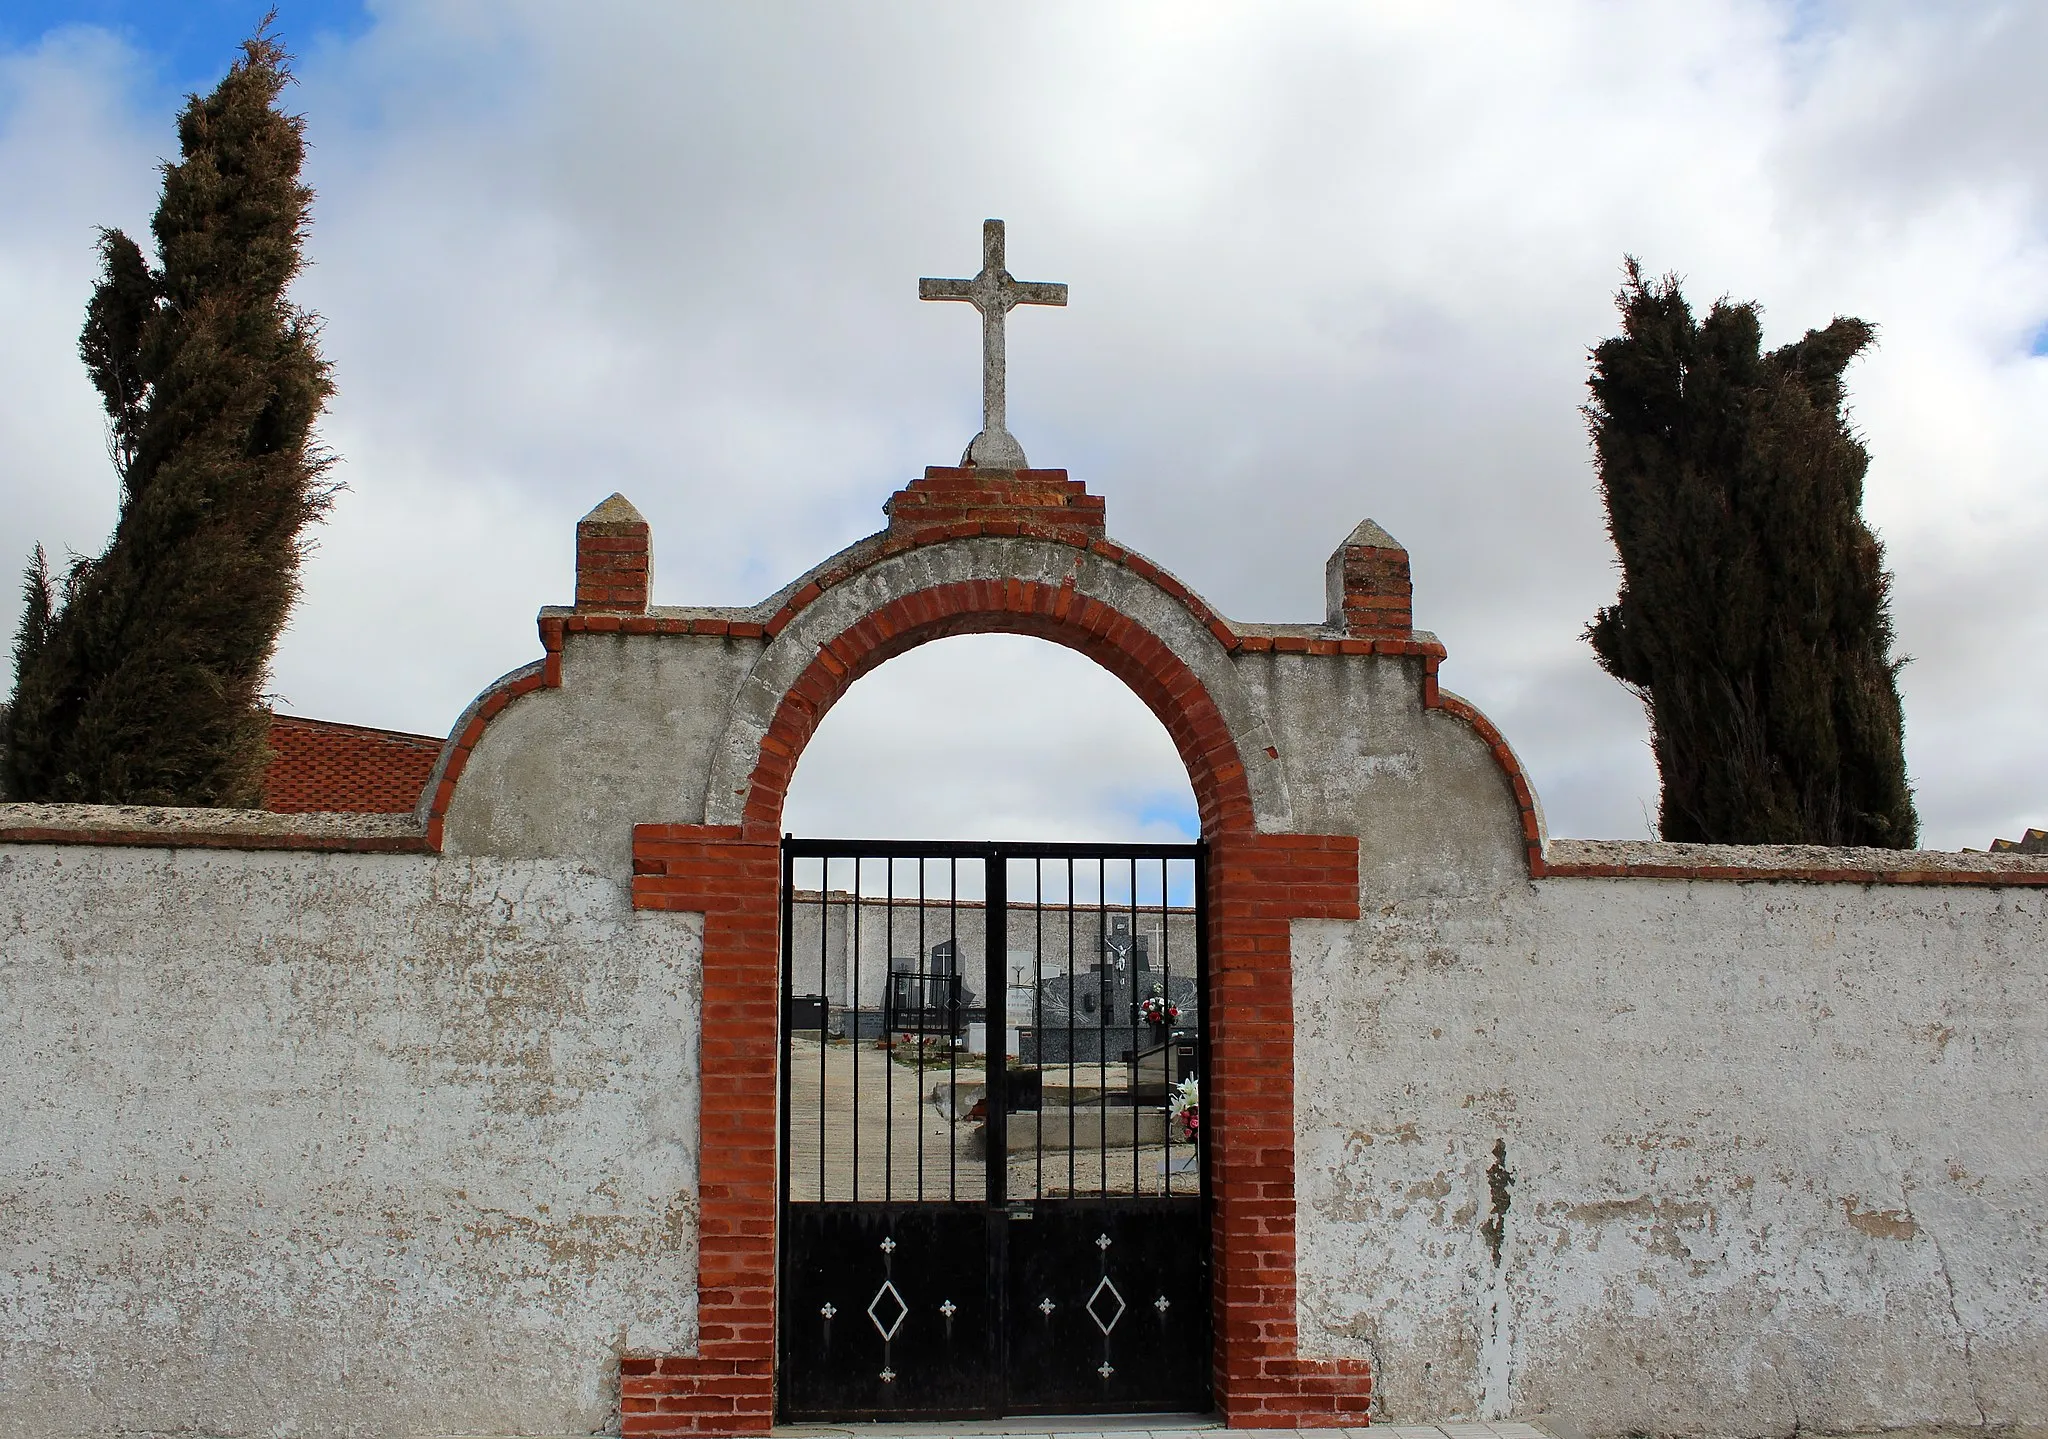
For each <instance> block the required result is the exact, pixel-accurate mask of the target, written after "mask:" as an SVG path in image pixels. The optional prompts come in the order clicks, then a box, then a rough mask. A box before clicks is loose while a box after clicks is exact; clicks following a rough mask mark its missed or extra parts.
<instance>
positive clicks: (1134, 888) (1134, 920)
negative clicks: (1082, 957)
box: [1130, 855, 1144, 1195]
mask: <svg viewBox="0 0 2048 1439" xmlns="http://www.w3.org/2000/svg"><path fill="white" fill-rule="evenodd" d="M1130 870H1131V1026H1132V1028H1131V1193H1132V1194H1133V1195H1136V1194H1137V1193H1138V1191H1139V1190H1140V1189H1142V1188H1143V1187H1144V1186H1143V1184H1142V1183H1141V1182H1140V1180H1139V1175H1138V1052H1139V1051H1138V1031H1137V1024H1138V1005H1139V1003H1140V1000H1139V998H1138V973H1139V971H1138V858H1137V856H1136V855H1133V856H1131V860H1130Z"/></svg>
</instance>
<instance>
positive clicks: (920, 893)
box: [917, 855, 954, 1204]
mask: <svg viewBox="0 0 2048 1439" xmlns="http://www.w3.org/2000/svg"><path fill="white" fill-rule="evenodd" d="M924 866H925V858H924V856H923V855H918V856H917V1106H918V1107H917V1202H918V1203H920V1204H922V1203H924V1067H925V1066H924V1016H925V1011H926V1010H927V1009H929V1008H930V1007H931V1002H932V992H931V985H930V983H929V982H928V981H927V980H926V979H925V976H924ZM953 1099H954V1096H952V1095H950V1094H949V1095H947V1096H946V1103H947V1107H948V1108H949V1109H950V1108H951V1106H952V1102H953Z"/></svg>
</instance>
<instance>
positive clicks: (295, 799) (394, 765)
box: [263, 715, 442, 814]
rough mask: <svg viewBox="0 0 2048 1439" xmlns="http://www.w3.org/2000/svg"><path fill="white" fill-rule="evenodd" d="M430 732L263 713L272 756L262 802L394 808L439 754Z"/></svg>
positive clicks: (304, 807)
mask: <svg viewBox="0 0 2048 1439" xmlns="http://www.w3.org/2000/svg"><path fill="white" fill-rule="evenodd" d="M441 745H442V741H441V740H439V739H437V738H435V737H434V736H433V735H424V734H406V733H404V732H403V731H401V730H388V729H367V728H365V727H364V726H362V725H352V724H335V723H333V722H332V721H330V720H316V719H301V718H299V717H298V716H297V715H272V716H271V717H270V748H271V749H272V751H273V752H274V753H275V756H276V757H275V758H274V759H272V760H271V761H270V769H269V770H268V771H267V772H266V773H265V775H264V802H263V807H264V808H265V809H267V810H270V811H272V812H274V813H277V814H307V813H333V812H350V813H355V814H399V813H402V812H403V811H406V810H409V809H411V808H412V807H413V805H414V804H415V803H416V802H417V801H418V799H419V797H420V791H421V790H423V789H425V788H426V784H427V776H428V774H430V773H431V772H432V771H433V768H434V761H435V760H436V759H437V758H439V756H440V753H441Z"/></svg>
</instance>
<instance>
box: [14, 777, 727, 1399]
mask: <svg viewBox="0 0 2048 1439" xmlns="http://www.w3.org/2000/svg"><path fill="white" fill-rule="evenodd" d="M56 808H57V807H48V806H34V807H30V806H4V807H0V809H4V810H6V811H7V812H8V813H7V814H5V815H0V819H9V818H12V819H20V818H22V817H24V815H25V814H27V815H32V816H33V817H34V818H35V819H36V820H37V822H38V823H40V824H43V825H45V826H49V825H51V824H52V822H53V815H52V813H51V812H52V810H53V809H56ZM81 813H82V814H84V815H85V816H87V817H96V818H97V819H98V821H99V822H100V823H103V824H104V823H106V822H107V821H108V817H109V816H110V815H113V816H121V815H123V813H124V812H120V811H105V810H99V811H90V810H75V811H70V813H69V814H63V813H59V814H57V815H55V816H54V820H55V821H56V822H58V823H61V822H63V821H65V820H67V819H73V820H75V819H76V818H78V816H79V815H80V814H81ZM126 814H127V815H129V816H134V812H126ZM189 815H190V812H187V816H188V817H189ZM177 821H178V817H177V816H176V815H175V813H174V814H173V815H172V816H171V817H170V819H169V820H168V821H167V820H166V816H165V813H164V812H161V811H159V812H154V813H152V814H146V815H142V816H136V817H133V819H132V823H134V824H136V825H142V824H149V825H153V826H154V827H156V828H157V829H159V830H163V831H166V833H165V834H164V838H165V840H166V841H168V842H172V843H175V842H177V841H178V840H179V839H180V838H185V837H189V836H181V835H179V834H178V832H177V831H178V830H179V829H180V825H179V823H178V822H177ZM272 824H273V828H279V827H278V826H277V825H276V823H275V822H272ZM350 824H353V825H354V826H356V831H360V832H356V831H351V830H349V829H348V828H347V826H348V825H350ZM395 828H397V826H395V825H394V824H393V823H392V822H391V821H389V820H384V819H376V820H367V821H365V820H349V821H341V820H336V819H329V820H328V821H327V823H326V825H325V827H324V828H319V827H317V826H316V831H315V838H316V839H318V840H319V841H320V842H325V843H345V842H350V841H351V840H353V841H355V842H376V841H378V840H379V839H387V838H389V837H390V836H389V834H387V833H386V831H389V830H394V829H395ZM338 830H339V831H341V832H339V833H337V831H338ZM71 837H72V838H77V837H79V836H78V835H77V834H75V833H74V834H73V835H72V836H71ZM263 837H264V836H262V835H261V834H259V835H256V836H253V837H252V836H250V835H246V834H245V835H242V836H240V837H239V839H240V842H243V843H248V842H252V839H253V841H260V840H261V839H262V838H263ZM701 933H702V921H701V919H700V918H699V917H697V916H693V915H666V914H657V913H652V912H647V911H635V910H633V909H632V908H631V906H630V903H629V900H628V897H627V895H626V893H625V891H624V888H623V887H622V886H621V885H620V884H619V883H618V882H617V880H616V879H615V878H614V877H611V876H602V875H599V874H598V873H596V872H595V871H593V870H592V869H591V868H589V867H587V866H583V865H578V864H574V863H566V862H562V861H557V860H500V859H486V858H469V859H450V858H439V857H432V856H426V855H409V854H364V853H307V852H263V851H250V850H240V849H218V848H210V847H208V848H138V847H94V846H89V845H78V844H62V845H43V844H9V845H0V937H4V938H0V1112H4V1113H5V1115H6V1119H5V1121H4V1124H0V1128H4V1129H5V1131H6V1142H5V1144H4V1145H0V1215H4V1216H5V1223H4V1224H0V1430H4V1431H5V1432H6V1433H7V1434H8V1435H9V1436H18V1439H40V1437H41V1436H55V1435H87V1434H91V1435H100V1434H111V1433H190V1434H195V1435H213V1434H254V1433H262V1434H282V1433H294V1434H309V1435H342V1434H365V1435H367V1434H378V1435H383V1434H393V1435H396V1434H429V1433H440V1434H483V1433H550V1434H553V1433H569V1432H576V1433H587V1432H597V1431H603V1430H606V1429H610V1428H613V1427H614V1426H615V1425H616V1423H617V1414H618V1382H619V1376H618V1359H617V1355H618V1353H619V1352H620V1351H621V1350H622V1349H626V1348H629V1347H637V1348H665V1349H685V1348H688V1347H690V1346H692V1345H693V1344H694V1343H695V1339H696V1307H697V1290H696V1285H697V1274H696V1174H697V1125H698V1114H697V1099H696V1084H697V1070H698V1064H697V1053H696V1049H697V1033H698V1022H699V1021H698V1009H699V1004H698V975H697V965H698V955H699V950H700V942H701Z"/></svg>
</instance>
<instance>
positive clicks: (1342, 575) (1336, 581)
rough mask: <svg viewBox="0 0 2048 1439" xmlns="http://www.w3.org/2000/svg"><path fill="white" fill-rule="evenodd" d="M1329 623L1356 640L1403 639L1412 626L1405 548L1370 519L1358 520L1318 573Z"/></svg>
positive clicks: (1412, 597)
mask: <svg viewBox="0 0 2048 1439" xmlns="http://www.w3.org/2000/svg"><path fill="white" fill-rule="evenodd" d="M1323 589H1324V594H1325V595H1326V597H1327V598H1328V601H1329V624H1330V627H1331V628H1332V629H1339V630H1342V631H1344V633H1345V634H1347V635H1351V636H1354V637H1357V638H1361V639H1365V638H1373V639H1385V638H1389V637H1398V638H1402V639H1405V638H1407V636H1408V634H1409V633H1410V632H1411V631H1412V630H1413V629H1414V627H1415V598H1414V587H1413V585H1412V584H1411V583H1410V582H1409V578H1408V551H1406V550H1405V549H1403V548H1401V542H1400V541H1399V540H1397V539H1395V538H1394V537H1393V536H1392V535H1390V534H1388V533H1387V532H1386V531H1385V530H1383V529H1381V528H1380V527H1379V526H1378V525H1377V524H1375V523H1373V522H1372V521H1371V520H1361V521H1359V524H1358V528H1357V529H1355V530H1353V531H1352V532H1351V534H1350V535H1349V536H1348V537H1347V538H1346V539H1345V541H1344V543H1343V544H1341V545H1339V546H1338V547H1337V552H1336V553H1335V554H1333V555H1331V556H1330V563H1329V565H1328V567H1327V568H1326V569H1325V570H1324V571H1323Z"/></svg>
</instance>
